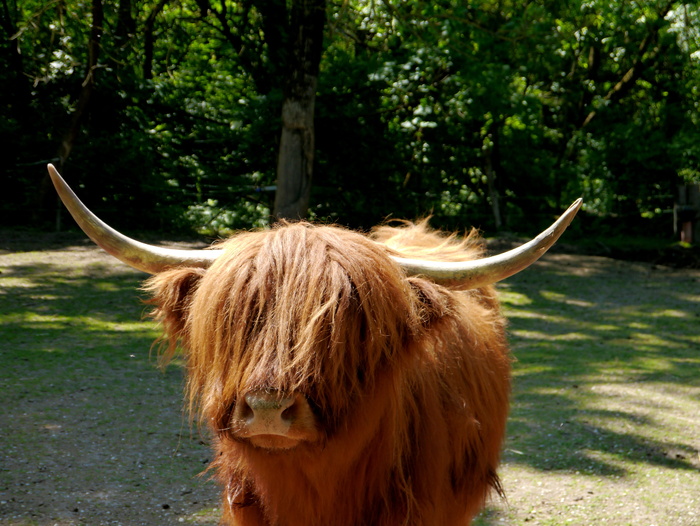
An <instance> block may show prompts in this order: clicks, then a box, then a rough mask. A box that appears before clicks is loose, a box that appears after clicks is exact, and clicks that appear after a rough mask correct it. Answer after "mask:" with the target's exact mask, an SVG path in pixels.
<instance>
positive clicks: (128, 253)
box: [48, 164, 222, 274]
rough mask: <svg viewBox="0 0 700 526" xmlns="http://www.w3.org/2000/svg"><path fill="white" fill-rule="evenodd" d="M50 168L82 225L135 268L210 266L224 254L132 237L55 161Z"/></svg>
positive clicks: (63, 198)
mask: <svg viewBox="0 0 700 526" xmlns="http://www.w3.org/2000/svg"><path fill="white" fill-rule="evenodd" d="M48 169H49V175H50V176H51V180H52V181H53V184H54V186H55V187H56V191H57V192H58V195H59V196H60V197H61V200H62V201H63V204H65V205H66V208H68V211H69V212H70V214H71V215H72V216H73V219H75V221H76V222H77V223H78V225H79V226H80V228H82V229H83V231H84V232H85V233H86V234H87V235H88V237H89V238H90V239H92V240H93V241H94V242H95V243H96V244H97V245H99V246H100V247H102V248H103V249H104V250H105V251H107V252H108V253H109V254H111V255H112V256H114V257H115V258H117V259H118V260H120V261H122V262H124V263H126V264H127V265H129V266H131V267H134V268H135V269H138V270H142V271H143V272H147V273H149V274H157V273H158V272H160V271H162V270H165V269H167V268H170V267H176V266H190V267H205V268H206V267H209V266H210V265H211V264H212V263H213V262H214V260H216V258H217V257H219V256H220V255H221V252H222V251H221V250H179V249H173V248H164V247H156V246H153V245H148V244H146V243H141V242H140V241H136V240H135V239H131V238H130V237H127V236H125V235H124V234H121V233H119V232H117V231H116V230H114V229H113V228H112V227H110V226H109V225H108V224H106V223H104V222H103V221H102V220H101V219H100V218H98V217H97V216H96V215H95V214H93V213H92V212H90V210H88V209H87V207H86V206H85V205H84V204H83V203H82V202H81V201H80V199H78V197H77V196H76V195H75V193H73V190H71V189H70V187H69V186H68V185H67V184H66V182H65V181H64V180H63V178H62V177H61V175H60V174H59V173H58V171H57V170H56V168H54V166H53V165H52V164H49V166H48Z"/></svg>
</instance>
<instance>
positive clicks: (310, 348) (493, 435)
mask: <svg viewBox="0 0 700 526" xmlns="http://www.w3.org/2000/svg"><path fill="white" fill-rule="evenodd" d="M49 171H50V173H51V176H52V178H53V180H54V183H55V184H56V187H57V189H58V191H59V194H60V195H61V197H62V199H63V200H64V202H65V203H66V205H67V207H68V208H69V210H70V211H71V213H72V214H73V215H74V217H75V218H76V220H77V221H78V223H79V224H80V225H81V227H82V228H83V229H84V230H85V231H86V232H87V234H88V235H89V236H90V237H91V238H92V239H93V240H94V241H95V242H96V243H97V244H99V245H100V246H102V247H103V248H105V249H106V250H107V251H108V252H110V253H111V254H113V255H115V256H116V257H118V258H119V259H121V260H122V261H124V262H126V263H128V264H129V265H131V266H134V267H136V268H139V269H141V270H144V271H146V272H149V273H151V274H154V276H153V277H152V278H150V279H149V280H148V281H147V282H146V285H145V288H146V290H147V291H149V293H150V294H151V298H152V299H151V300H150V301H151V303H152V305H153V306H154V316H155V317H156V318H157V319H158V320H159V321H160V322H162V324H163V326H164V334H165V335H164V340H165V355H166V357H170V356H172V354H173V353H174V352H175V350H176V348H177V347H178V346H180V347H182V349H183V350H184V353H185V355H186V359H187V390H188V396H189V402H190V409H191V410H192V411H193V412H196V413H198V414H200V415H201V418H202V420H203V422H205V423H206V425H207V426H208V427H209V428H210V430H211V432H212V436H213V440H214V448H215V450H216V455H215V460H214V461H213V462H212V468H213V469H214V470H215V473H216V477H217V479H218V480H219V481H220V483H221V485H222V488H223V499H222V500H223V517H222V524H226V525H238V526H273V525H274V526H341V525H342V526H357V525H368V526H398V525H415V526H418V525H423V526H426V525H435V526H438V525H439V526H450V525H468V524H469V523H470V522H471V520H472V517H473V516H474V515H475V514H476V513H477V512H478V511H479V509H480V508H481V507H482V506H483V504H484V502H485V500H486V498H487V496H488V495H489V493H490V492H491V491H493V490H495V491H496V492H500V491H501V488H500V484H499V479H498V476H497V473H496V469H497V466H498V462H499V456H500V449H501V444H502V441H503V437H504V432H505V425H506V418H507V414H508V399H509V392H510V357H509V352H508V348H507V344H506V338H505V333H504V320H503V318H502V316H501V314H500V311H499V306H498V302H497V299H496V295H495V291H494V288H493V287H492V283H494V282H495V281H498V280H500V279H503V278H505V277H507V276H509V275H512V274H514V273H515V272H518V271H519V270H522V269H523V268H524V267H526V266H527V265H529V264H531V263H532V262H533V261H535V260H536V259H537V258H539V257H540V256H541V255H542V254H543V253H544V251H546V250H547V249H548V248H549V246H551V245H552V244H553V243H554V242H555V241H556V239H557V238H558V237H559V235H561V233H562V232H563V231H564V229H565V228H566V227H567V226H568V224H569V223H570V221H571V220H572V219H573V216H574V215H575V213H576V211H577V210H578V208H579V206H580V200H579V201H577V202H576V203H574V205H572V207H571V208H570V209H569V210H568V211H567V212H566V213H565V214H564V215H563V216H562V218H560V219H559V220H558V221H557V222H556V223H555V224H554V225H552V227H550V229H548V230H547V231H545V232H543V234H541V235H540V236H538V237H537V238H536V239H534V240H533V241H531V242H529V243H527V244H526V245H523V247H520V248H518V249H515V250H513V251H510V252H507V253H505V254H501V255H499V256H493V257H490V258H483V257H482V244H481V241H480V240H479V238H478V236H476V235H475V234H471V235H469V236H468V237H467V238H466V239H463V240H458V239H457V238H456V237H455V236H444V235H442V234H439V233H436V232H434V231H431V230H430V229H428V227H427V226H426V224H425V222H421V223H418V224H413V223H404V224H402V225H401V226H399V227H387V226H385V227H380V228H377V229H375V230H374V231H373V232H372V233H371V234H370V235H369V236H365V235H361V234H359V233H356V232H352V231H349V230H346V229H343V228H339V227H331V226H314V225H311V224H308V223H303V222H299V223H281V224H279V225H277V226H276V227H274V228H272V229H270V230H268V231H262V232H250V233H243V234H238V235H235V236H233V237H232V238H230V239H228V240H227V241H225V242H223V243H221V244H220V245H217V246H216V247H215V249H214V250H204V251H177V250H172V249H163V248H159V247H152V246H150V245H145V244H142V243H139V242H137V241H134V240H131V239H130V238H127V237H125V236H123V235H121V234H119V233H118V232H116V231H114V230H112V229H111V228H109V227H107V226H106V225H104V224H103V223H102V222H101V221H100V220H99V219H97V218H96V217H95V216H94V215H92V214H91V213H90V212H89V211H88V210H87V209H86V208H85V207H84V206H83V205H82V203H80V201H79V200H77V198H76V197H75V195H74V194H73V193H72V192H71V191H70V189H69V188H68V187H67V186H66V185H65V182H63V180H62V179H61V178H60V176H59V175H58V173H57V172H56V171H55V170H54V169H53V167H51V166H50V167H49Z"/></svg>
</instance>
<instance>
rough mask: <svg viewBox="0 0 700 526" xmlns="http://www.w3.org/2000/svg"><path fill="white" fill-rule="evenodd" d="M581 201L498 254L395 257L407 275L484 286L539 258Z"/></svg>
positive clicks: (473, 287)
mask: <svg viewBox="0 0 700 526" xmlns="http://www.w3.org/2000/svg"><path fill="white" fill-rule="evenodd" d="M582 203H583V200H582V199H577V200H576V201H574V202H573V204H572V205H571V206H570V207H569V208H568V210H567V211H566V212H564V213H563V214H562V215H561V217H560V218H559V219H557V220H556V221H555V222H554V224H553V225H552V226H550V227H549V228H548V229H547V230H545V231H544V232H542V233H541V234H540V235H539V236H537V237H536V238H534V239H533V240H531V241H529V242H527V243H525V244H524V245H521V246H519V247H518V248H514V249H513V250H509V251H508V252H504V253H503V254H498V255H497V256H491V257H487V258H483V259H476V260H473V261H465V262H443V261H425V260H422V259H408V258H401V257H394V260H395V261H396V262H397V263H398V264H399V265H401V266H402V267H403V269H404V270H405V271H406V273H407V274H412V275H423V276H426V277H429V278H431V279H432V280H433V281H436V282H438V283H445V284H454V285H457V286H459V287H460V288H462V289H477V288H479V287H484V286H486V285H490V284H492V283H496V282H497V281H501V280H502V279H505V278H507V277H509V276H512V275H513V274H517V273H518V272H520V271H521V270H524V269H525V268H527V267H529V266H530V265H532V264H533V263H534V262H535V261H537V260H538V259H539V258H540V257H542V255H543V254H544V253H545V252H547V250H549V248H550V247H551V246H552V245H553V244H554V243H555V242H556V241H557V239H559V236H561V235H562V234H563V233H564V230H566V228H567V227H568V226H569V224H571V221H572V220H573V218H574V216H575V215H576V212H578V210H579V208H581V204H582Z"/></svg>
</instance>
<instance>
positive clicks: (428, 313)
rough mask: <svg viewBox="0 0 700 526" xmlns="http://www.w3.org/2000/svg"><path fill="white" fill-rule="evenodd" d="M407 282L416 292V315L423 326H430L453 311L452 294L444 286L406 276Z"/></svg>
mask: <svg viewBox="0 0 700 526" xmlns="http://www.w3.org/2000/svg"><path fill="white" fill-rule="evenodd" d="M408 282H409V283H410V284H411V288H412V289H413V291H414V292H415V294H416V298H417V300H418V301H417V303H418V315H419V316H420V322H421V325H422V326H423V327H425V328H428V327H431V326H432V325H433V324H434V323H435V322H437V321H439V320H443V319H444V318H445V316H447V315H448V314H449V313H451V312H452V311H453V308H452V305H453V300H452V296H451V294H450V291H449V290H447V289H445V287H443V286H441V285H438V284H437V283H434V282H433V281H430V280H427V279H423V278H415V277H413V278H408Z"/></svg>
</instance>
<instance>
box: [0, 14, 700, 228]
mask: <svg viewBox="0 0 700 526" xmlns="http://www.w3.org/2000/svg"><path fill="white" fill-rule="evenodd" d="M312 4H313V5H314V6H316V7H318V6H322V8H323V9H324V13H322V14H323V20H322V22H321V26H322V28H323V40H322V42H317V45H318V48H317V49H318V51H319V52H321V55H320V66H319V68H318V72H317V75H318V79H317V83H316V84H315V102H314V101H312V102H313V104H312V107H311V109H312V111H314V112H315V113H314V115H315V118H314V129H315V146H314V147H313V152H314V154H313V157H312V158H307V160H309V159H311V160H312V161H313V166H314V168H313V172H314V175H313V184H312V186H311V195H310V201H309V215H310V216H311V217H312V218H318V219H323V220H332V221H337V222H340V223H343V224H349V225H353V226H365V227H368V226H371V225H372V224H374V223H376V222H378V221H381V220H382V219H384V218H386V217H388V216H391V217H416V216H421V215H426V214H430V213H432V214H433V216H434V218H435V219H434V221H435V222H436V223H437V224H442V225H445V226H449V227H460V226H465V225H469V224H476V225H479V226H482V227H484V228H494V227H503V228H509V229H518V228H520V227H524V226H525V222H524V218H525V217H527V218H528V222H529V223H532V222H536V223H546V222H548V221H549V219H550V218H551V215H552V214H553V213H555V212H556V211H559V210H560V209H562V207H565V206H566V205H567V204H568V203H569V202H571V201H572V200H573V199H574V198H575V197H578V196H580V195H582V196H583V197H584V198H585V200H586V209H587V210H588V212H589V213H590V214H591V215H595V216H600V217H610V216H616V217H622V218H625V219H626V220H628V221H632V222H634V220H635V219H636V218H640V217H647V218H653V217H658V216H661V215H663V214H664V213H665V212H666V211H668V210H669V209H670V208H671V206H672V204H673V198H674V194H675V191H676V190H675V189H676V186H677V185H678V184H680V183H683V182H687V183H697V182H700V141H698V140H697V138H698V132H697V131H696V130H697V124H698V121H699V120H700V93H699V92H698V90H699V89H700V88H698V86H700V8H699V7H698V6H697V5H696V4H695V3H690V2H689V3H683V2H674V1H669V0H649V1H644V2H641V1H633V0H626V1H623V2H619V1H612V0H585V1H584V0H576V1H568V2H563V1H559V0H548V1H545V0H481V1H472V2H465V1H462V0H460V1H456V0H439V1H431V2H427V1H419V0H415V1H414V0H408V1H407V0H377V1H371V2H364V1H355V0H343V1H336V0H328V1H327V2H320V1H319V2H312V1H310V0H273V1H270V0H267V1H261V0H243V1H238V2H235V1H231V0H119V2H109V3H108V2H104V0H52V1H49V2H47V1H44V0H22V1H21V2H18V1H17V0H3V3H2V7H1V9H0V27H1V30H2V35H3V38H2V47H1V48H0V66H1V69H0V77H2V81H3V82H2V83H0V93H1V95H0V97H1V98H0V100H1V101H2V107H1V110H0V111H2V119H0V138H1V140H2V143H3V151H5V152H9V154H6V156H5V158H4V163H3V168H2V170H3V172H4V180H5V182H6V192H5V195H6V198H5V199H4V200H3V201H2V205H0V213H1V214H2V218H3V220H4V221H5V222H10V221H14V222H30V221H31V222H34V223H41V222H46V221H49V220H52V219H53V217H54V215H55V212H56V202H55V198H54V196H53V194H52V193H51V191H50V188H49V187H48V186H47V181H46V177H45V169H44V166H43V165H44V164H45V163H46V162H47V161H53V162H57V163H59V164H60V165H61V169H62V170H63V171H64V173H65V175H66V177H67V178H68V180H69V181H70V182H71V183H72V184H75V185H77V186H78V187H79V188H80V194H81V196H82V197H84V200H85V201H86V202H87V203H89V204H90V205H91V206H92V208H94V209H95V210H96V211H97V212H98V213H99V214H101V215H102V216H104V217H105V218H106V219H108V220H110V219H113V218H116V217H118V218H119V222H120V223H121V224H124V223H125V222H126V223H129V224H130V225H131V226H132V227H133V226H142V227H143V228H173V227H178V228H183V227H194V228H197V229H200V230H204V231H212V232H215V231H222V230H226V229H230V228H248V227H250V226H260V225H263V224H265V223H266V222H267V221H268V220H269V216H270V214H271V211H272V206H273V202H274V187H275V184H276V181H277V172H278V152H279V147H280V137H281V136H282V135H281V134H282V133H283V128H284V126H287V125H288V124H289V123H287V124H284V122H283V119H282V117H281V116H282V114H283V113H282V108H283V105H284V104H285V101H287V100H289V97H290V93H292V92H293V90H292V87H290V78H291V75H292V74H293V72H291V73H290V69H289V64H294V60H298V59H299V57H296V59H295V56H293V55H294V52H295V51H294V50H295V49H298V43H299V33H298V31H297V29H298V27H299V26H298V19H297V18H295V17H297V16H298V13H299V12H300V11H299V10H298V9H299V8H300V6H301V7H304V6H307V7H308V6H309V5H312ZM317 22H318V20H317ZM295 24H296V25H295ZM317 27H320V26H317ZM312 41H313V39H311V40H308V41H307V44H305V45H307V48H304V49H306V50H307V51H309V49H308V45H310V44H308V42H312ZM312 54H313V53H312ZM309 56H311V55H309ZM302 58H303V57H302ZM295 67H301V66H299V65H298V64H297V66H295ZM308 71H311V70H308ZM308 71H307V73H308ZM314 105H315V108H314V107H313V106H314ZM312 146H313V143H312ZM10 195H12V197H11V198H10V197H9V196H10ZM28 210H29V211H31V213H30V214H28V213H27V211H28ZM146 225H148V226H146ZM528 229H530V228H528Z"/></svg>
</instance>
